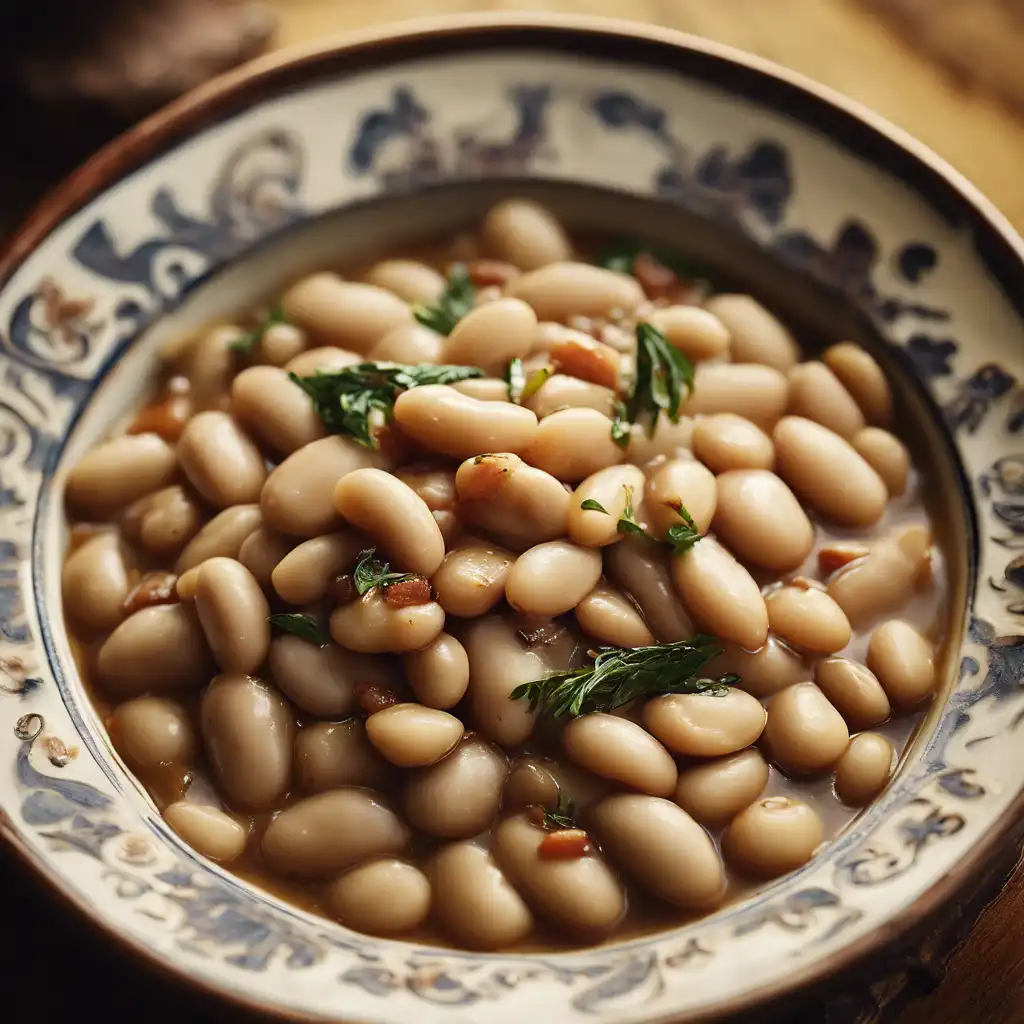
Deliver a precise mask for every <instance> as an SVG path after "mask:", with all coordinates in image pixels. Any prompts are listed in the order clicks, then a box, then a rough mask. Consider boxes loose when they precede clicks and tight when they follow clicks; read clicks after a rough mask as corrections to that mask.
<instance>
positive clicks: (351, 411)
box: [288, 363, 486, 448]
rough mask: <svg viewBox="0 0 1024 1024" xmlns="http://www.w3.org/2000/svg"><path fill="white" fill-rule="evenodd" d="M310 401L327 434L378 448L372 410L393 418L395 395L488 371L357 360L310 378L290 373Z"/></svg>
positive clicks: (459, 367) (379, 414) (468, 367)
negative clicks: (341, 367) (354, 362)
mask: <svg viewBox="0 0 1024 1024" xmlns="http://www.w3.org/2000/svg"><path fill="white" fill-rule="evenodd" d="M288 376H289V377H291V379H292V380H293V381H294V382H295V383H296V384H298V386H299V387H300V388H302V390H303V391H305V392H306V394H307V395H309V397H310V398H311V399H312V400H313V406H314V408H315V409H316V412H317V415H318V416H319V417H320V419H321V420H323V423H324V426H325V427H326V428H327V430H328V432H329V433H331V434H347V435H348V436H349V437H353V438H355V440H356V441H358V442H359V443H360V444H363V445H366V447H367V448H374V447H376V441H375V439H374V437H373V425H374V424H373V417H374V413H376V414H377V415H378V417H379V418H380V419H381V420H383V421H384V422H385V423H386V422H387V421H388V420H390V419H391V414H392V411H393V410H394V407H395V399H396V398H398V396H399V395H400V394H401V393H402V392H403V391H408V390H410V389H411V388H418V387H422V386H423V385H425V384H454V383H455V382H456V381H460V380H472V379H474V378H477V377H484V376H486V374H485V373H484V371H483V370H481V369H480V368H479V367H476V366H445V365H440V366H434V365H432V364H429V363H421V364H420V365H419V366H407V365H405V364H403V363H359V364H358V365H356V366H346V367H344V368H343V369H341V370H330V371H326V372H325V371H318V372H317V373H315V374H313V376H311V377H298V376H296V375H295V374H294V373H290V374H289V375H288Z"/></svg>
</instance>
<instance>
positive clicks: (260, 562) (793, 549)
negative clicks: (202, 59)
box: [63, 199, 948, 949]
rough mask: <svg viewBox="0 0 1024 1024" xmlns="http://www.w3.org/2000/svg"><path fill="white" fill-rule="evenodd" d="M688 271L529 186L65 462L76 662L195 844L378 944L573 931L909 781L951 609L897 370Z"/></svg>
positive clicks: (266, 336) (236, 345)
mask: <svg viewBox="0 0 1024 1024" xmlns="http://www.w3.org/2000/svg"><path fill="white" fill-rule="evenodd" d="M456 250H458V256H459V260H458V261H456V260H455V259H454V257H455V255H456ZM672 264H673V261H672V259H671V257H670V256H668V255H665V254H660V255H657V254H655V253H654V252H652V251H648V250H647V249H645V248H644V247H643V246H639V247H620V248H618V249H617V250H615V251H614V252H612V253H610V254H609V255H607V256H605V257H603V258H600V259H598V260H597V261H588V260H587V259H586V258H585V254H584V255H581V253H580V252H579V251H578V250H577V248H576V247H575V246H574V244H573V242H572V241H571V240H570V238H569V237H568V236H567V234H566V232H565V231H564V230H563V228H562V227H561V225H560V224H559V223H558V222H557V220H556V219H555V218H554V217H553V216H552V215H551V214H550V213H549V212H548V211H547V210H545V209H544V208H542V207H540V206H538V205H536V204H534V203H532V202H529V201H526V200H516V199H510V200H506V201H504V202H502V203H499V204H498V206H496V207H495V208H494V209H492V210H491V211H490V212H489V213H488V214H487V216H486V218H485V219H484V222H483V224H482V225H481V227H480V229H479V232H478V233H477V235H476V236H475V237H474V238H472V239H469V240H467V239H465V238H463V239H460V240H459V241H458V242H455V243H452V244H451V245H450V246H446V245H442V246H440V247H437V248H436V249H434V250H431V253H430V256H429V257H428V258H422V255H421V254H420V255H417V254H414V253H403V254H399V255H397V256H396V257H395V258H393V259H388V260H384V261H382V262H378V263H376V264H374V265H373V266H371V267H368V268H364V269H362V270H357V271H356V272H355V273H353V274H351V275H350V276H349V277H348V278H345V279H343V278H342V277H340V276H338V275H336V274H335V273H333V272H331V271H323V272H319V273H316V274H313V275H311V276H309V277H307V278H304V279H303V280H300V281H298V282H296V283H294V284H293V285H292V286H291V287H290V288H288V289H287V290H286V291H285V292H284V293H283V294H282V295H281V296H279V297H278V299H277V301H276V302H275V303H274V304H273V305H272V306H271V307H270V309H269V310H264V311H262V312H261V311H253V313H252V314H251V316H250V318H249V320H248V322H247V323H245V322H243V323H240V324H239V325H237V326H236V325H221V326H218V327H215V328H213V329H211V330H209V331H206V332H204V333H202V334H201V335H200V336H198V337H196V338H194V339H191V340H189V341H188V342H187V343H185V344H183V345H181V346H178V347H177V348H176V350H175V353H174V354H173V356H172V357H170V358H169V361H168V365H167V366H166V373H165V375H164V378H163V379H164V384H163V386H162V389H161V393H160V394H159V395H157V396H156V398H155V399H154V401H152V402H151V403H150V404H149V405H147V406H146V407H144V408H143V409H141V410H139V412H138V413H137V415H136V416H135V418H134V419H133V421H132V422H131V423H130V424H129V425H128V426H127V429H126V430H125V431H124V432H121V433H118V434H117V435H116V436H113V437H111V438H110V439H108V440H107V441H105V442H103V443H102V444H100V445H98V446H97V447H96V448H94V449H93V450H92V451H91V452H89V453H88V454H87V455H86V456H85V457H84V458H83V459H82V460H81V461H80V462H79V463H78V465H77V466H75V467H74V468H73V469H72V471H71V473H70V474H69V478H68V485H67V504H68V510H69V514H70V516H71V519H72V522H73V524H74V525H73V528H72V533H71V538H72V540H71V545H70V547H69V551H68V554H67V558H66V560H65V565H64V578H63V585H64V602H65V610H66V613H67V619H68V621H69V623H70V624H71V628H72V630H73V639H74V641H75V649H76V653H77V654H78V657H79V662H80V665H81V666H82V669H83V673H84V675H85V676H86V677H87V678H88V680H89V682H90V685H91V687H92V688H93V692H94V696H95V699H96V701H97V704H98V706H99V708H100V709H101V712H102V714H103V716H104V718H105V721H106V723H107V725H108V728H109V730H110V735H111V738H112V740H113V743H114V744H115V746H116V748H117V750H118V751H119V753H120V754H121V756H122V757H123V758H124V760H125V762H126V764H127V765H128V766H129V767H130V768H131V769H132V771H134V772H135V773H136V775H137V776H138V778H139V779H140V780H141V781H142V783H143V784H144V785H145V786H146V788H147V789H148V790H149V792H150V794H151V796H152V798H153V800H154V802H155V803H156V805H157V806H158V807H159V808H160V810H161V812H162V813H163V814H164V817H165V818H166V820H167V822H168V824H169V825H170V826H171V828H173V829H174V830H175V832H177V833H178V834H179V835H180V836H181V837H182V839H183V840H184V841H185V842H187V843H189V844H190V845H192V846H193V847H194V848H195V849H196V850H197V851H198V852H200V853H202V854H204V855H205V856H207V857H210V858H211V859H213V860H216V861H218V862H220V863H223V864H225V865H228V866H229V867H231V868H232V869H234V870H236V871H238V872H239V874H241V875H243V876H244V877H247V878H252V879H255V880H257V881H259V882H260V883H261V884H263V885H265V886H268V887H270V888H272V889H275V890H276V891H279V892H280V893H281V894H282V895H283V896H285V898H288V899H292V900H294V901H295V902H297V903H300V904H301V905H303V906H306V907H309V908H311V909H315V910H318V911H320V912H322V913H324V914H326V915H329V916H332V917H335V918H337V919H338V920H340V921H342V922H343V923H345V924H346V925H349V926H350V927H352V928H355V929H357V930H361V931H365V932H369V933H372V934H379V935H388V936H398V937H401V936H405V937H410V938H415V939H417V940H419V939H430V940H432V941H441V942H447V943H449V944H452V945H456V946H461V947H466V948H472V949H507V948H551V947H564V946H571V945H579V944H588V943H593V942H597V941H602V940H606V939H608V938H610V937H623V936H627V935H632V934H636V933H637V932H639V931H644V930H650V929H655V928H660V927H670V926H673V925H676V924H678V923H679V922H680V921H683V920H687V919H690V918H692V917H693V916H695V915H699V914H704V913H708V912H710V911H712V910H714V909H715V908H716V907H717V906H720V905H721V904H722V903H723V902H725V901H727V900H730V899H733V898H735V897H736V896H737V895H739V894H742V893H744V892H746V891H748V890H749V888H750V887H751V886H752V885H756V884H758V883H760V882H763V881H764V880H767V879H771V878H775V877H778V876H780V875H782V874H784V873H786V872H788V871H792V870H794V869H796V868H798V867H800V866H801V865H802V864H804V863H806V862H807V861H808V860H809V859H810V858H811V857H812V856H813V855H814V852H815V850H817V849H818V848H819V846H820V845H821V844H822V842H824V841H827V840H828V839H829V838H830V837H831V836H833V835H834V834H835V833H836V832H837V831H838V830H839V829H841V828H842V827H843V826H844V825H845V823H846V822H847V821H848V820H850V818H851V817H852V816H853V815H854V814H855V813H856V812H857V808H859V807H860V806H863V805H864V804H866V803H869V802H870V801H871V800H872V799H873V798H874V797H875V796H876V795H877V794H878V793H879V792H880V791H881V790H882V789H883V788H884V787H885V785H886V784H887V782H888V780H889V778H890V776H891V773H892V771H893V770H894V767H895V763H896V760H897V757H898V754H899V752H900V750H901V749H902V747H903V745H904V744H905V743H906V741H907V739H908V737H909V735H910V733H911V731H912V729H913V726H914V724H915V721H916V716H917V715H918V714H919V712H920V710H921V708H922V707H924V706H925V705H926V704H927V702H928V701H929V700H930V699H931V697H932V695H933V693H934V691H935V689H936V686H937V676H938V672H937V669H936V665H937V664H938V663H939V662H940V661H941V653H942V648H943V642H944V636H943V626H942V623H943V618H942V615H943V608H944V604H945V602H946V601H947V600H948V592H947V591H948V587H947V581H946V573H945V567H944V560H943V558H942V555H941V552H940V551H939V549H938V548H937V546H936V544H935V541H934V537H933V531H932V526H931V523H930V520H929V515H928V511H927V509H926V507H925V505H924V503H923V501H922V496H921V480H920V477H919V474H918V472H917V470H916V469H915V467H914V465H913V463H912V459H911V456H910V453H909V451H908V449H907V447H906V445H905V444H904V442H903V441H902V440H900V438H899V437H898V436H897V434H896V433H894V432H893V431H894V430H895V423H896V419H895V416H894V411H893V398H892V394H891V390H890V387H889V383H888V381H887V379H886V377H885V375H884V373H883V372H882V370H881V369H880V367H879V366H878V364H877V363H876V362H875V361H874V360H873V359H872V357H871V356H870V354H869V353H867V352H866V351H865V350H863V349H862V348H860V347H859V346H856V345H854V344H852V343H848V342H839V343H837V344H834V345H831V346H830V347H828V348H827V349H826V350H825V351H824V352H823V353H822V355H821V358H820V359H815V358H805V357H804V354H803V353H802V352H801V350H800V348H799V346H798V345H797V343H796V342H795V340H794V338H793V336H792V334H791V333H790V331H789V330H788V329H787V328H786V326H785V325H784V324H782V323H781V322H780V321H779V320H777V319H776V318H775V317H774V316H773V315H772V314H771V313H769V312H768V311H767V310H766V309H765V308H763V307H762V306H761V305H760V304H759V303H758V302H756V301H755V300H754V299H753V298H751V297H750V296H747V295H738V294H708V290H707V289H706V288H705V287H704V286H703V285H702V284H700V283H699V282H694V281H691V280H688V279H687V278H686V277H685V276H682V275H681V274H678V273H677V272H676V271H675V270H674V269H673V266H672Z"/></svg>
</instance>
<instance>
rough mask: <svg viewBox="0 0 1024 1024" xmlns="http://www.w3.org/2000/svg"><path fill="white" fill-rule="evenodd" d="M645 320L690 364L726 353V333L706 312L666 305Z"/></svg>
mask: <svg viewBox="0 0 1024 1024" xmlns="http://www.w3.org/2000/svg"><path fill="white" fill-rule="evenodd" d="M647 320H648V321H649V322H650V323H652V324H654V326H655V327H657V328H658V330H659V331H661V333H662V334H664V335H665V338H666V340H667V341H668V343H669V344H670V345H671V346H672V347H673V348H677V349H679V351H680V352H682V353H683V355H684V356H686V358H687V359H689V360H690V362H692V363H699V362H701V361H702V360H704V359H718V358H720V357H721V356H724V355H725V354H726V353H727V352H728V351H729V345H730V343H731V341H732V339H731V337H730V335H729V330H728V328H727V327H726V326H725V324H723V323H722V321H721V320H720V319H719V318H718V317H717V316H715V314H714V313H712V312H711V311H710V310H708V309H701V308H700V306H666V307H665V308H663V309H656V310H655V311H654V312H653V313H651V314H650V316H648V317H647Z"/></svg>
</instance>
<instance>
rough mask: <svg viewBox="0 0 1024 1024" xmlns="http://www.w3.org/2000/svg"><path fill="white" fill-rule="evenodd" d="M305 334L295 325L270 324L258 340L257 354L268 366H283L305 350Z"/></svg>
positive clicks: (306, 342)
mask: <svg viewBox="0 0 1024 1024" xmlns="http://www.w3.org/2000/svg"><path fill="white" fill-rule="evenodd" d="M308 340H309V339H308V338H307V337H306V332H305V331H303V330H302V329H301V328H299V327H296V326H295V324H285V323H278V324H271V325H270V326H269V327H267V329H266V330H265V331H264V332H263V336H262V337H261V338H260V343H259V347H258V348H257V354H258V357H259V359H260V361H261V362H263V363H266V364H268V365H270V366H284V365H285V364H286V363H289V362H291V360H293V359H294V358H295V357H296V356H298V355H300V354H301V353H303V352H304V351H305V350H306V345H307V344H308Z"/></svg>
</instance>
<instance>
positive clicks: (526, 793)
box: [501, 757, 559, 811]
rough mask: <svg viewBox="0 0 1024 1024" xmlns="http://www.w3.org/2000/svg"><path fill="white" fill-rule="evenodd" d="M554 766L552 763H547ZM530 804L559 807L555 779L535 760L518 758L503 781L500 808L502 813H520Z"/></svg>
mask: <svg viewBox="0 0 1024 1024" xmlns="http://www.w3.org/2000/svg"><path fill="white" fill-rule="evenodd" d="M549 763H550V764H552V767H553V766H554V763H553V762H549ZM532 804H539V805H540V806H541V807H557V806H558V805H559V786H558V782H557V781H556V780H555V777H554V776H553V775H552V774H551V772H549V771H548V770H547V768H545V767H544V766H543V765H542V764H540V763H538V761H537V760H534V759H532V758H528V757H521V758H519V759H518V760H517V761H516V762H515V764H513V766H512V770H511V771H510V772H509V773H508V777H507V778H506V779H505V785H504V787H503V788H502V791H501V806H502V810H504V811H520V810H522V809H523V808H524V807H529V806H531V805H532Z"/></svg>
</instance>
